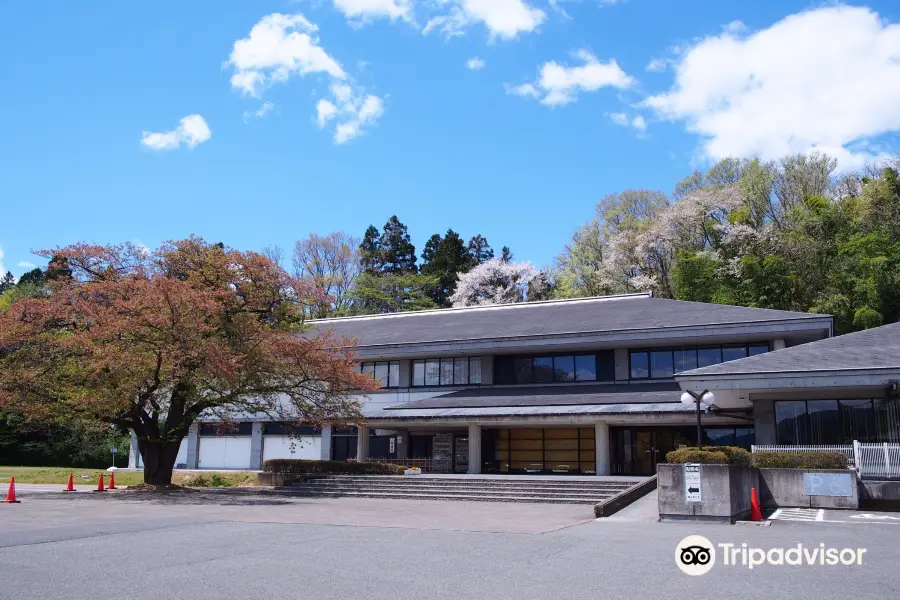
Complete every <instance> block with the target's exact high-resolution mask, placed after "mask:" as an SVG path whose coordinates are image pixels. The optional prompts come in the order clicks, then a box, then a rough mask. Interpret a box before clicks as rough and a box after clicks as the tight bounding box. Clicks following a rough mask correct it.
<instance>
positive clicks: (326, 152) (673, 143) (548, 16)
mask: <svg viewBox="0 0 900 600" xmlns="http://www.w3.org/2000/svg"><path fill="white" fill-rule="evenodd" d="M0 57H2V58H0V82H2V84H0V89H2V92H0V115H2V116H0V140H2V143H0V222H2V223H3V226H2V227H0V272H5V270H6V269H9V270H11V271H12V272H13V273H14V274H15V275H17V276H18V275H20V274H21V273H23V272H25V271H27V270H30V269H31V268H33V267H34V265H39V266H42V265H43V264H45V261H43V260H42V259H41V258H40V257H37V256H35V255H34V254H33V253H32V251H33V250H37V249H45V248H54V247H57V246H64V245H67V244H71V243H75V242H80V241H84V242H91V243H102V244H106V243H119V242H133V243H136V244H142V245H145V246H148V247H150V248H155V247H157V246H159V244H161V243H162V242H164V241H166V240H169V239H181V238H184V237H187V236H189V235H191V234H197V235H201V236H203V237H204V238H206V239H208V240H210V241H213V242H219V241H221V242H224V243H225V244H227V245H229V246H231V247H234V248H237V249H241V250H261V249H263V248H264V247H266V246H270V245H277V246H280V247H282V248H284V249H285V250H286V251H287V255H288V257H289V254H290V249H291V247H292V246H293V243H294V241H296V240H298V239H302V238H304V237H306V236H307V235H309V234H310V233H318V234H322V235H324V234H327V233H330V232H332V231H347V232H349V233H352V234H354V235H356V236H361V235H362V233H363V232H364V230H365V229H366V227H367V226H368V225H369V224H374V225H376V226H377V227H379V228H380V227H381V226H382V225H383V224H384V223H385V221H387V219H388V218H389V217H390V216H391V215H394V214H396V215H397V216H398V217H399V218H400V220H401V221H402V222H403V223H405V224H406V225H407V226H408V227H409V231H410V233H411V235H412V239H413V242H414V244H415V245H416V247H417V250H418V251H419V252H421V250H422V248H423V247H424V243H425V240H426V239H427V238H428V237H429V236H430V235H431V234H433V233H443V232H445V231H446V230H447V229H448V228H453V229H454V230H455V231H457V232H458V233H460V234H461V235H462V236H463V237H464V238H466V239H468V238H470V237H472V236H474V235H475V234H479V233H480V234H482V235H484V236H486V237H487V238H488V240H489V241H490V242H491V244H492V245H493V246H494V248H495V250H498V251H499V249H500V248H501V247H502V246H504V245H507V246H509V247H510V248H511V249H512V251H513V253H514V256H515V258H516V260H530V261H532V262H533V263H534V264H535V265H536V266H538V267H546V266H549V265H551V264H552V263H553V260H554V257H555V256H556V255H557V254H558V253H559V252H560V251H561V250H562V248H563V246H564V245H565V244H566V243H567V241H568V240H569V239H570V237H571V235H572V233H573V232H574V231H575V230H576V229H577V228H578V227H579V226H580V225H582V224H583V223H585V222H587V221H588V220H589V219H591V218H592V217H593V214H594V206H595V204H596V202H597V201H598V200H599V199H600V198H602V197H603V196H604V195H606V194H609V193H614V192H618V191H621V190H624V189H627V188H654V189H660V190H663V191H665V192H667V193H671V191H672V189H673V188H674V185H675V183H676V182H677V181H678V180H679V179H681V178H683V177H685V176H687V175H689V174H690V173H691V172H692V171H694V170H695V169H704V168H706V167H708V166H710V165H711V164H712V163H713V162H714V161H716V160H718V159H721V158H724V157H729V156H733V157H752V156H759V157H761V158H764V159H767V160H770V159H775V158H778V157H780V156H783V155H785V154H788V153H794V152H812V151H822V152H827V153H829V154H831V155H833V156H835V157H836V158H837V159H838V160H839V169H841V170H845V171H846V170H852V169H855V168H859V167H860V166H861V165H864V164H866V163H868V162H872V161H877V160H879V159H882V158H884V157H886V156H889V155H891V154H892V153H896V152H898V151H900V140H898V137H897V132H898V130H900V101H898V99H900V4H898V3H897V2H896V1H881V2H870V3H868V4H838V3H824V4H823V3H809V2H796V1H792V0H778V1H777V2H776V1H774V0H773V1H768V2H759V1H754V2H750V1H743V2H738V1H729V0H717V1H716V2H709V1H707V0H277V1H268V0H253V1H250V0H218V1H217V2H215V3H213V2H183V1H174V0H157V1H156V2H152V3H151V2H97V1H92V0H84V1H81V2H64V1H62V0H57V1H55V2H48V1H44V0H6V1H5V2H3V3H2V6H0Z"/></svg>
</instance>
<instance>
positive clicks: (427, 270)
mask: <svg viewBox="0 0 900 600" xmlns="http://www.w3.org/2000/svg"><path fill="white" fill-rule="evenodd" d="M471 267H472V258H471V256H470V255H469V253H468V251H467V249H466V246H465V244H464V243H463V241H462V238H461V237H459V234H458V233H456V232H455V231H453V230H452V229H448V230H447V235H445V236H444V237H441V236H440V235H438V234H434V235H432V236H431V238H429V239H428V242H427V243H426V244H425V250H424V251H423V252H422V274H423V275H430V276H432V277H435V278H436V279H437V285H435V287H434V290H433V291H432V294H431V297H432V299H433V300H434V302H435V304H437V305H439V306H450V296H451V295H452V294H453V292H454V291H456V282H457V279H458V275H459V274H460V273H466V272H467V271H468V270H469V269H470V268H471Z"/></svg>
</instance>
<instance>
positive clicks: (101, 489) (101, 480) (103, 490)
mask: <svg viewBox="0 0 900 600" xmlns="http://www.w3.org/2000/svg"><path fill="white" fill-rule="evenodd" d="M94 491H95V492H105V491H106V490H105V489H103V473H100V482H99V483H98V484H97V489H96V490H94Z"/></svg>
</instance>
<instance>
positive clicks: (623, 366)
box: [614, 348, 631, 381]
mask: <svg viewBox="0 0 900 600" xmlns="http://www.w3.org/2000/svg"><path fill="white" fill-rule="evenodd" d="M614 354H615V357H616V381H628V379H629V377H631V373H630V372H629V370H628V348H616V349H615V352H614Z"/></svg>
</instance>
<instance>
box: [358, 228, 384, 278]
mask: <svg viewBox="0 0 900 600" xmlns="http://www.w3.org/2000/svg"><path fill="white" fill-rule="evenodd" d="M380 244H381V239H380V236H379V234H378V229H376V228H375V226H374V225H369V228H368V229H366V233H365V235H363V239H362V243H360V245H359V262H360V267H361V268H362V270H363V272H364V273H369V274H373V273H377V272H379V271H380V270H381V245H380Z"/></svg>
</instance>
